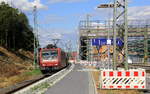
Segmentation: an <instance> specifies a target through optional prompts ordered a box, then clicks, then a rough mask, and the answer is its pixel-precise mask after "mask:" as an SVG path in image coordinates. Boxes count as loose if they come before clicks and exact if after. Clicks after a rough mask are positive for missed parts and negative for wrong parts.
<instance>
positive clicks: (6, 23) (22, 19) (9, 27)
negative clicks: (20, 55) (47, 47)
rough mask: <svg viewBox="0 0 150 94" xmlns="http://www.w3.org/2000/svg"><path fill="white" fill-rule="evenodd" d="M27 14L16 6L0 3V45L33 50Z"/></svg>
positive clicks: (32, 36) (32, 37)
mask: <svg viewBox="0 0 150 94" xmlns="http://www.w3.org/2000/svg"><path fill="white" fill-rule="evenodd" d="M32 31H33V29H32V27H31V26H30V25H29V22H28V18H27V16H26V15H25V14H24V13H22V12H20V11H19V10H18V9H16V8H12V7H10V6H9V5H8V4H6V3H4V2H2V3H1V4H0V46H3V47H5V48H7V49H11V50H15V51H16V50H18V49H24V50H29V51H33V43H34V34H33V32H32Z"/></svg>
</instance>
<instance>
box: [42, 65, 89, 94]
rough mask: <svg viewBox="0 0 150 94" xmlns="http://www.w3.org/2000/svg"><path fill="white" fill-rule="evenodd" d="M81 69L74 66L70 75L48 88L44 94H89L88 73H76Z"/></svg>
mask: <svg viewBox="0 0 150 94" xmlns="http://www.w3.org/2000/svg"><path fill="white" fill-rule="evenodd" d="M81 69H82V67H81V66H80V65H76V66H75V68H74V70H73V71H72V72H71V73H69V74H68V75H67V76H65V77H64V78H63V79H62V80H61V81H59V82H58V83H56V84H55V85H54V86H53V87H51V88H49V89H48V90H47V91H46V93H45V94H89V75H88V72H81V71H77V70H81Z"/></svg>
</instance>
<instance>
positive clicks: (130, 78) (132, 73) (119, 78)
mask: <svg viewBox="0 0 150 94" xmlns="http://www.w3.org/2000/svg"><path fill="white" fill-rule="evenodd" d="M100 88H102V89H146V72H145V70H144V69H134V70H133V69H132V70H115V71H114V70H102V71H101V74H100Z"/></svg>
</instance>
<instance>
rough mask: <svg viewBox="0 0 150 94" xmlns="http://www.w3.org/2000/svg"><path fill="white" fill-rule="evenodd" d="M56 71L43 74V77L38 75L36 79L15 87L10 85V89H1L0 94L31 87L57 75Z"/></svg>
mask: <svg viewBox="0 0 150 94" xmlns="http://www.w3.org/2000/svg"><path fill="white" fill-rule="evenodd" d="M57 72H58V71H56V72H52V73H49V74H44V75H40V76H38V77H37V78H35V79H32V80H26V81H23V82H20V83H17V84H15V85H12V86H10V87H7V88H2V89H0V94H12V93H14V92H16V91H18V90H21V89H23V88H25V87H27V86H29V85H32V84H33V83H36V82H38V81H40V80H42V79H44V78H47V77H49V76H52V75H53V74H55V73H57Z"/></svg>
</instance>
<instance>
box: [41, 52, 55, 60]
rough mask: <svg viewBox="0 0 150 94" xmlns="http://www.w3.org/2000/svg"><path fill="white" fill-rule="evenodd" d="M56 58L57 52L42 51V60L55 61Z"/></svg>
mask: <svg viewBox="0 0 150 94" xmlns="http://www.w3.org/2000/svg"><path fill="white" fill-rule="evenodd" d="M57 56H58V52H57V51H43V52H42V58H43V60H56V59H57Z"/></svg>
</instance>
